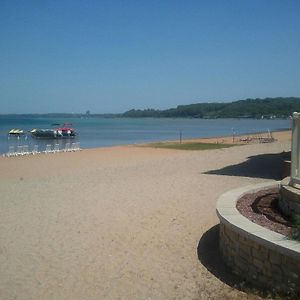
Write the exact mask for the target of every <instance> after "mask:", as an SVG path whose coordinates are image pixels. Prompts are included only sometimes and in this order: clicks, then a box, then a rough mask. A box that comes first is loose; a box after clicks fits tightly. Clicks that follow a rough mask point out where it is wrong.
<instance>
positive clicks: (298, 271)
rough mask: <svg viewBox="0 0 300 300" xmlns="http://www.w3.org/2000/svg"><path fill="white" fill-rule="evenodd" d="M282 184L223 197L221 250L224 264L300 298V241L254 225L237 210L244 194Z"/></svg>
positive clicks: (252, 280)
mask: <svg viewBox="0 0 300 300" xmlns="http://www.w3.org/2000/svg"><path fill="white" fill-rule="evenodd" d="M278 186H279V183H276V182H275V183H270V182H269V183H265V184H257V185H254V186H248V187H243V188H239V189H236V190H231V191H228V192H227V193H225V194H223V195H222V196H221V197H220V198H219V200H218V203H217V215H218V217H219V219H220V239H219V245H220V251H221V254H222V257H223V260H224V263H225V264H226V265H227V266H228V267H229V268H230V269H231V270H232V271H233V273H235V274H237V275H238V276H239V277H240V278H241V279H243V280H245V281H246V282H250V283H252V284H253V285H254V286H256V287H261V288H263V289H266V288H267V289H268V290H270V291H275V292H276V291H277V292H280V293H282V292H283V293H289V294H294V295H298V297H299V298H298V299H300V242H298V241H293V240H290V239H288V238H287V237H285V236H283V235H281V234H278V233H276V232H273V231H271V230H269V229H267V228H264V227H262V226H259V225H257V224H254V223H253V222H251V221H250V220H248V219H247V218H245V217H244V216H242V215H241V214H240V213H239V211H238V210H237V209H236V203H237V201H238V199H240V198H241V197H242V196H243V195H245V194H248V193H255V192H258V191H260V190H263V189H269V188H273V187H278Z"/></svg>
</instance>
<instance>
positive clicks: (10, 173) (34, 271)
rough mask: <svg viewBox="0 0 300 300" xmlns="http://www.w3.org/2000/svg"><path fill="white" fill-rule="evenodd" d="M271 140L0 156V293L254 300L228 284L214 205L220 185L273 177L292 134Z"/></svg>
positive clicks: (11, 295)
mask: <svg viewBox="0 0 300 300" xmlns="http://www.w3.org/2000/svg"><path fill="white" fill-rule="evenodd" d="M274 137H275V138H276V139H277V141H276V142H274V143H266V144H249V145H244V146H237V147H232V148H224V149H218V150H208V151H179V150H168V149H154V148H147V147H136V146H122V147H111V148H102V149H90V150H83V151H80V152H74V153H57V154H48V155H46V154H40V155H35V156H23V157H11V158H5V157H1V158H0V194H1V202H0V205H1V209H0V214H1V216H0V240H1V244H0V298H1V299H255V298H257V297H256V296H254V295H247V294H245V293H244V292H242V291H239V290H237V289H235V288H233V287H232V286H231V285H232V283H231V282H230V275H229V274H227V273H226V272H225V271H224V266H223V264H222V262H221V261H220V258H219V256H218V253H217V227H216V225H217V224H218V218H217V216H216V213H215V208H216V200H217V198H218V196H220V195H221V194H222V193H223V192H225V191H227V190H229V189H232V188H236V187H240V186H245V185H249V184H253V183H258V182H263V181H270V180H274V179H279V176H280V173H281V170H280V168H279V166H278V164H277V163H278V155H277V154H278V153H281V152H282V151H288V150H290V138H291V133H290V131H287V132H280V133H276V134H275V133H274ZM224 139H225V138H224ZM229 139H230V138H229ZM206 140H207V139H206ZM211 142H214V140H213V139H212V140H211ZM227 283H228V284H227ZM230 284H231V285H230Z"/></svg>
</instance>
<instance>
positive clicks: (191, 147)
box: [149, 142, 236, 150]
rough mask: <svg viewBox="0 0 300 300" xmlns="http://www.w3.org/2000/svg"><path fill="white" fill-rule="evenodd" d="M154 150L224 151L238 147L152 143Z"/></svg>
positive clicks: (230, 145) (198, 143) (197, 143)
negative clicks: (224, 149)
mask: <svg viewBox="0 0 300 300" xmlns="http://www.w3.org/2000/svg"><path fill="white" fill-rule="evenodd" d="M149 146H150V147H153V148H163V149H176V150H213V149H222V148H229V147H233V146H236V145H233V144H217V143H200V142H191V143H182V144H180V143H152V144H149Z"/></svg>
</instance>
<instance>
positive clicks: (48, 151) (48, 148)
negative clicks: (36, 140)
mask: <svg viewBox="0 0 300 300" xmlns="http://www.w3.org/2000/svg"><path fill="white" fill-rule="evenodd" d="M51 152H52V147H51V144H47V145H46V149H45V151H44V153H46V154H48V153H51Z"/></svg>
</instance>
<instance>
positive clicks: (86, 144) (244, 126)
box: [0, 117, 291, 153]
mask: <svg viewBox="0 0 300 300" xmlns="http://www.w3.org/2000/svg"><path fill="white" fill-rule="evenodd" d="M54 123H58V124H63V123H72V124H73V127H74V128H75V129H76V131H77V132H78V136H77V137H76V139H73V140H71V142H73V141H74V142H75V141H76V142H77V141H78V142H80V146H81V148H95V147H106V146H113V145H124V144H134V143H144V142H153V141H163V140H177V139H179V134H180V132H182V137H183V138H184V139H188V138H195V137H209V136H224V135H232V134H233V133H234V134H245V133H254V132H259V131H267V130H271V131H274V130H281V129H289V128H290V127H291V121H290V120H252V119H215V120H203V119H144V118H143V119H129V118H89V119H78V118H74V119H73V118H64V119H59V118H20V117H14V118H3V117H0V153H5V152H7V151H8V147H9V146H12V145H13V146H15V147H16V146H18V145H24V144H27V145H29V148H30V149H31V148H32V147H33V145H35V144H38V145H39V150H40V151H42V150H44V149H45V145H46V144H52V145H54V144H56V143H59V144H60V148H63V147H64V145H65V143H66V142H70V141H68V140H39V139H33V138H31V136H30V134H27V135H25V136H23V137H20V138H19V139H18V138H16V137H8V135H7V133H8V131H9V130H10V129H12V128H18V129H23V130H24V131H30V130H31V129H33V128H54V127H55V126H54V127H53V126H51V125H52V124H54Z"/></svg>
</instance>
